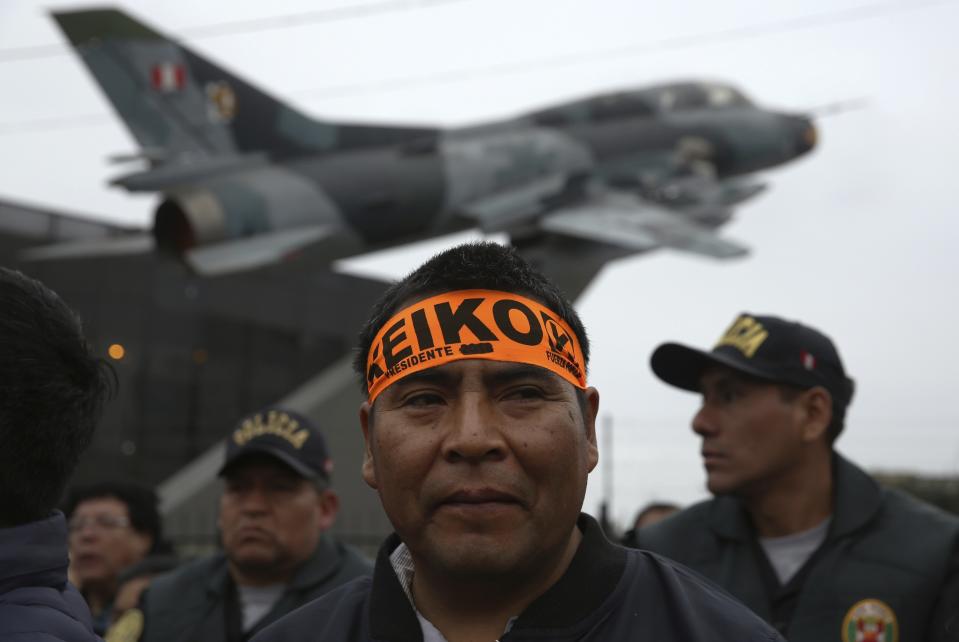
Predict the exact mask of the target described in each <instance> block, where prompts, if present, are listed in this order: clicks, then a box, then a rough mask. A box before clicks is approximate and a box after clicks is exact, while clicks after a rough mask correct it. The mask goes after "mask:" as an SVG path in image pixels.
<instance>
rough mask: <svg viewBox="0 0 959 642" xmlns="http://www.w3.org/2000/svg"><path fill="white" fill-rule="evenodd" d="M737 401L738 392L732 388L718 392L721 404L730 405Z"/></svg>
mask: <svg viewBox="0 0 959 642" xmlns="http://www.w3.org/2000/svg"><path fill="white" fill-rule="evenodd" d="M737 399H739V391H738V390H735V389H733V388H727V389H725V390H720V391H719V400H720V401H721V402H723V403H732V402H734V401H736V400H737Z"/></svg>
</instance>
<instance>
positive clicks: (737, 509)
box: [637, 455, 959, 642]
mask: <svg viewBox="0 0 959 642" xmlns="http://www.w3.org/2000/svg"><path fill="white" fill-rule="evenodd" d="M834 473H835V477H834V479H835V484H836V497H835V503H834V508H835V510H834V513H833V520H832V523H831V524H830V527H829V532H828V534H827V536H826V541H825V542H823V544H822V546H821V547H820V548H819V550H818V551H816V553H815V554H814V555H813V556H812V557H811V558H810V560H809V561H808V562H807V566H806V567H804V568H803V569H801V570H800V571H799V572H798V573H797V575H800V574H801V575H803V576H804V578H805V579H804V581H803V582H802V583H801V584H800V585H799V589H798V595H797V596H796V597H795V602H794V604H795V607H794V609H793V611H792V617H791V618H790V619H789V620H788V621H785V622H774V621H773V601H772V600H773V596H772V595H771V594H770V590H769V588H768V587H769V579H768V578H769V571H768V568H769V567H768V562H767V560H766V559H765V554H764V553H763V552H762V549H761V548H760V547H759V545H758V543H757V541H756V539H755V535H754V532H753V528H752V526H751V523H750V521H749V519H748V517H747V515H746V512H745V510H744V509H743V507H742V505H741V504H740V503H739V501H738V500H736V499H734V498H732V497H717V498H714V499H712V500H708V501H705V502H702V503H699V504H696V505H694V506H691V507H690V508H688V509H686V510H684V511H681V512H680V513H677V514H676V515H673V516H671V517H669V518H667V519H666V520H664V521H662V522H659V523H658V524H654V525H651V526H648V527H646V528H643V529H641V530H640V531H639V534H638V537H637V542H638V546H639V548H644V549H648V550H651V551H654V552H656V553H660V554H661V555H664V556H666V557H669V558H672V559H674V560H676V561H678V562H681V563H682V564H685V565H687V566H689V567H691V568H693V569H695V570H696V571H699V572H700V573H702V574H703V575H705V576H706V577H707V578H709V579H711V580H713V581H715V582H716V583H718V584H719V585H720V586H722V587H724V588H725V589H726V590H727V591H729V592H730V593H732V594H733V595H734V596H735V597H737V598H739V599H740V600H741V601H742V602H743V603H745V604H746V605H747V606H749V607H750V608H751V609H752V610H753V611H755V612H756V613H757V614H759V615H760V616H761V617H763V618H764V619H765V620H766V621H768V622H771V623H772V624H773V625H774V626H775V627H776V628H778V629H779V630H780V632H782V633H783V634H784V636H785V637H786V639H788V640H789V642H833V641H839V640H842V641H843V642H853V641H854V640H856V639H857V637H856V631H855V629H856V627H857V626H861V625H866V626H868V625H869V622H868V616H869V612H868V610H866V611H864V610H863V608H862V607H860V608H859V609H856V610H855V611H854V612H852V611H853V607H854V606H856V605H857V604H859V603H860V602H861V601H862V600H867V599H872V600H880V601H881V602H883V603H884V604H885V605H887V606H888V607H889V608H890V609H891V610H892V611H893V613H894V614H895V619H896V624H894V625H890V624H889V623H888V622H887V623H886V624H884V625H883V627H884V630H883V632H882V634H881V635H879V636H878V637H876V638H875V639H877V640H878V641H879V642H946V641H948V642H956V641H959V519H957V518H956V517H955V516H953V515H950V514H948V513H945V512H943V511H941V510H939V509H937V508H934V507H932V506H929V505H927V504H924V503H922V502H919V501H917V500H915V499H912V498H910V497H908V496H907V495H905V494H903V493H900V492H898V491H895V490H891V489H884V488H882V487H880V486H879V484H877V483H876V482H875V481H874V480H873V479H872V478H871V477H869V476H868V475H867V474H866V473H865V472H863V471H862V470H861V469H859V468H857V467H856V466H854V465H853V464H851V463H850V462H848V461H847V460H845V459H843V458H842V457H840V456H839V455H836V456H835V461H834ZM787 586H789V585H787ZM847 616H848V617H847ZM873 624H874V625H875V623H873ZM896 627H897V628H898V635H894V633H893V631H892V629H893V628H896ZM866 639H868V638H866Z"/></svg>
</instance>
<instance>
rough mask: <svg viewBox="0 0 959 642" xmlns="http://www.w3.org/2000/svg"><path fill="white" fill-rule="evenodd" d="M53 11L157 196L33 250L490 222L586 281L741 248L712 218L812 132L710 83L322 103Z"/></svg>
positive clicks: (95, 19) (188, 248) (221, 266)
mask: <svg viewBox="0 0 959 642" xmlns="http://www.w3.org/2000/svg"><path fill="white" fill-rule="evenodd" d="M53 17H54V19H55V20H56V22H57V23H58V25H59V26H60V28H61V29H62V31H63V32H64V34H66V36H67V38H68V39H69V40H70V42H71V43H72V45H73V47H74V48H75V50H76V52H77V54H78V55H79V56H80V58H81V59H82V60H83V62H84V63H85V65H86V66H87V68H88V69H89V71H90V72H91V73H92V74H93V76H94V78H95V79H96V80H97V82H98V83H99V84H100V87H101V88H102V89H103V91H104V93H105V94H106V96H107V97H108V99H109V100H110V102H111V103H112V105H113V107H114V109H115V110H116V111H117V113H118V114H119V115H120V117H121V118H122V119H123V121H124V123H125V124H126V126H127V127H128V129H129V130H130V132H131V133H132V135H133V136H134V138H135V139H136V140H137V142H138V143H139V145H140V149H139V151H137V152H136V153H135V154H133V155H128V156H127V157H125V160H142V161H145V162H146V163H147V166H145V167H144V168H142V169H139V170H138V171H133V172H131V173H127V174H125V175H122V176H119V177H117V178H116V179H114V180H113V181H112V183H113V184H115V185H118V186H120V187H123V188H125V189H127V190H130V191H132V192H156V193H158V194H159V195H160V203H159V205H158V207H157V208H156V212H155V216H154V220H153V226H152V232H151V233H150V235H149V236H150V237H151V238H148V239H140V240H137V239H130V238H126V239H122V241H118V240H117V239H112V238H111V239H105V240H94V241H90V240H87V241H82V242H67V243H62V244H56V245H53V246H47V247H42V248H36V249H34V250H32V252H31V253H30V254H31V256H32V257H34V258H44V257H63V256H75V255H87V254H98V253H100V252H103V251H111V250H110V249H109V248H114V249H113V250H112V252H113V253H115V252H117V251H122V250H116V249H115V248H116V247H117V246H118V245H122V247H125V248H128V249H129V250H130V251H133V250H142V249H144V248H145V247H147V246H152V247H154V248H155V249H156V250H159V251H161V252H167V253H172V254H174V255H176V256H178V257H182V259H184V260H185V261H186V263H187V264H188V265H189V266H190V267H191V268H192V269H193V270H195V271H196V272H198V273H200V274H204V275H216V274H222V273H228V272H234V271H239V270H245V269H250V268H257V267H262V266H265V265H269V264H271V263H275V262H278V261H281V260H283V259H285V258H288V257H289V256H290V255H293V254H297V253H300V252H302V251H304V250H309V252H311V253H312V254H314V255H315V256H320V257H322V258H323V260H326V261H333V260H335V259H338V258H342V257H346V256H350V255H354V254H358V253H362V252H366V251H370V250H375V249H379V248H383V247H388V246H392V245H397V244H401V243H406V242H409V241H415V240H421V239H424V238H430V237H434V236H438V235H443V234H447V233H450V232H454V231H458V230H463V229H467V228H479V229H480V230H482V231H483V232H489V233H493V232H505V233H506V234H508V235H509V238H510V239H511V241H512V242H513V243H515V244H516V245H517V246H519V247H521V248H523V249H524V251H526V252H527V254H528V256H531V257H533V258H537V257H538V258H540V259H542V260H546V259H547V258H549V257H553V258H554V259H555V256H556V254H557V252H558V253H559V254H560V255H562V256H564V257H565V258H566V259H567V260H569V259H573V260H574V261H579V262H580V263H579V264H578V265H577V267H576V269H575V270H571V271H572V272H576V273H580V274H581V278H580V280H581V281H583V280H584V279H585V281H584V282H583V283H580V284H579V285H580V286H582V285H584V284H585V282H588V280H589V278H591V276H592V274H593V273H595V271H598V269H600V267H601V266H602V264H603V263H604V262H605V261H607V260H609V259H611V258H616V257H620V256H625V255H628V254H632V253H636V252H645V251H650V250H654V249H656V248H659V247H669V248H674V249H678V250H684V251H688V252H694V253H699V254H704V255H708V256H712V257H718V258H728V257H736V256H741V255H743V254H745V253H746V252H747V249H746V247H744V246H743V245H741V244H739V243H736V242H734V241H731V240H728V239H724V238H721V237H719V236H718V235H717V233H716V229H717V228H718V227H719V226H721V225H722V224H724V223H725V222H727V221H728V220H729V219H730V217H731V216H732V213H733V206H735V205H737V204H739V203H741V202H743V201H745V200H747V199H750V198H752V197H753V196H755V195H756V194H758V193H759V192H761V191H762V190H763V189H764V187H765V185H764V184H763V183H762V182H759V181H758V180H756V179H755V177H754V176H752V174H753V173H754V172H757V171H759V170H764V169H767V168H771V167H775V166H778V165H781V164H784V163H787V162H789V161H792V160H793V159H796V158H798V157H800V156H802V155H803V154H806V153H807V152H809V151H810V150H811V149H812V148H813V147H814V145H815V142H816V130H815V127H814V125H813V124H812V122H811V121H810V120H809V119H808V118H807V117H805V116H803V115H800V114H787V113H777V112H774V111H769V110H766V109H762V108H760V107H757V106H756V105H754V104H753V103H752V102H750V101H749V100H748V99H747V98H746V97H745V96H744V95H743V94H742V93H741V92H740V91H738V90H736V89H735V88H733V87H731V86H729V85H726V84H722V83H715V82H682V83H671V84H665V85H658V86H653V87H646V88H641V89H637V90H629V91H619V92H613V93H606V94H602V95H597V96H591V97H587V98H582V99H578V100H574V101H571V102H567V103H564V104H560V105H555V106H552V107H548V108H544V109H538V110H535V111H531V112H529V113H525V114H521V115H519V116H515V117H510V118H506V119H503V120H497V121H495V122H488V123H482V124H478V125H475V126H469V127H462V128H439V127H437V128H430V127H404V126H396V125H384V126H370V125H365V124H353V123H341V122H330V121H327V120H316V119H313V118H310V117H309V116H307V115H305V114H302V113H300V112H299V111H297V110H296V109H294V108H292V107H290V106H289V105H286V104H284V103H283V102H281V101H279V100H277V99H276V98H274V97H272V96H270V95H269V94H268V93H266V92H265V91H263V90H261V89H258V88H256V87H254V86H253V85H252V84H250V83H249V82H247V81H245V80H243V79H241V78H239V77H237V76H235V75H234V74H232V73H230V72H227V71H225V70H223V69H222V68H220V67H219V66H218V65H216V64H214V63H212V62H210V61H209V60H207V59H205V58H203V57H202V56H200V55H198V54H197V53H195V52H193V51H191V50H190V49H189V48H187V47H185V46H183V45H182V44H180V43H179V42H177V41H175V40H173V39H170V38H167V37H165V36H163V35H161V34H160V33H158V32H157V31H155V30H154V29H153V28H151V27H149V26H147V25H145V24H143V23H142V22H140V21H138V20H136V19H134V18H133V17H131V16H129V15H127V14H125V13H123V12H121V11H119V10H116V9H96V10H84V11H71V12H56V13H54V14H53ZM582 261H586V262H587V263H590V266H587V265H585V264H584V263H582ZM591 270H592V272H591ZM571 289H574V290H575V289H576V288H575V287H574V288H571Z"/></svg>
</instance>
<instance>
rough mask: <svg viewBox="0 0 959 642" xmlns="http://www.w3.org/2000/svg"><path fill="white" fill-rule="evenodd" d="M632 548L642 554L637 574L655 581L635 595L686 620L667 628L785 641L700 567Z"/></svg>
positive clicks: (691, 634) (658, 612)
mask: <svg viewBox="0 0 959 642" xmlns="http://www.w3.org/2000/svg"><path fill="white" fill-rule="evenodd" d="M657 525H658V524H655V525H654V526H657ZM630 554H631V555H633V556H635V558H636V559H635V561H636V563H637V567H638V570H637V577H645V578H646V581H645V582H644V583H646V585H647V587H655V590H654V591H651V592H649V593H646V594H638V595H634V596H632V597H633V601H634V602H635V603H639V604H645V605H646V606H645V608H646V609H647V611H648V613H649V614H650V615H651V616H653V617H659V618H664V617H665V618H679V619H681V620H684V622H680V623H676V624H674V625H671V626H669V627H668V628H665V629H664V631H665V630H669V631H671V632H674V633H675V632H679V631H685V634H686V635H687V637H688V638H689V639H690V640H696V641H699V640H709V641H710V642H784V640H783V638H782V636H781V635H780V634H779V633H778V632H777V631H776V630H775V629H773V628H772V627H771V626H770V625H769V624H768V623H767V622H765V621H763V619H762V618H760V617H759V616H758V615H756V614H755V613H753V612H752V611H751V610H750V609H749V608H748V607H746V606H744V605H743V604H742V603H741V602H739V601H738V600H737V599H736V598H734V597H733V596H732V595H730V594H729V593H728V592H726V590H725V589H723V588H722V587H720V586H719V585H717V584H714V583H713V582H711V581H710V580H708V579H706V578H705V577H703V576H702V575H700V574H699V573H697V572H696V571H694V570H692V569H690V568H687V567H686V566H684V565H682V564H679V563H677V562H675V561H673V560H671V559H667V558H665V557H663V556H661V555H657V554H656V553H652V552H650V551H647V550H634V551H631V552H630ZM650 578H653V579H652V580H650ZM684 639H685V638H684Z"/></svg>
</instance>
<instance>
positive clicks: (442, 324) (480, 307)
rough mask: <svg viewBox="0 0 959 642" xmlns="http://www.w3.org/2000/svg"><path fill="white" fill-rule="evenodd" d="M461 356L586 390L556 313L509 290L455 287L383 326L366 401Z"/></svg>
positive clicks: (575, 345) (574, 346) (579, 358)
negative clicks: (528, 368) (545, 373)
mask: <svg viewBox="0 0 959 642" xmlns="http://www.w3.org/2000/svg"><path fill="white" fill-rule="evenodd" d="M460 359H489V360H491V361H513V362H518V363H529V364H532V365H535V366H540V367H541V368H546V369H547V370H550V371H552V372H555V373H556V374H558V375H559V376H560V377H562V378H563V379H566V381H569V382H570V383H571V384H573V385H574V386H576V387H578V388H585V387H586V365H585V363H584V362H583V353H582V352H581V351H580V346H579V340H578V339H577V338H576V334H575V333H574V332H573V331H572V330H571V329H570V327H569V326H568V325H567V324H566V322H565V321H563V319H562V318H560V317H559V315H557V314H555V313H554V312H553V311H552V310H550V309H549V308H547V307H546V306H544V305H542V304H541V303H537V302H536V301H533V300H532V299H527V298H526V297H523V296H519V295H517V294H511V293H509V292H498V291H493V290H458V291H455V292H446V293H444V294H440V295H437V296H434V297H430V298H428V299H424V300H422V301H418V302H416V303H414V304H413V305H411V306H409V307H407V308H405V309H403V310H401V311H400V312H398V313H396V314H395V315H393V317H392V318H391V319H390V320H389V321H387V322H386V323H384V324H383V326H382V327H381V328H380V331H379V332H378V333H377V334H376V338H374V339H373V344H372V345H371V346H370V352H369V354H368V355H367V357H366V387H367V390H368V391H369V402H370V403H373V400H374V399H376V397H377V396H378V395H379V394H380V393H381V392H383V391H384V390H385V389H386V388H388V387H389V386H390V385H392V384H394V383H396V382H397V381H399V380H400V379H402V378H403V377H406V376H408V375H411V374H413V373H414V372H419V371H421V370H426V369H427V368H435V367H436V366H441V365H443V364H446V363H450V362H451V361H458V360H460Z"/></svg>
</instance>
